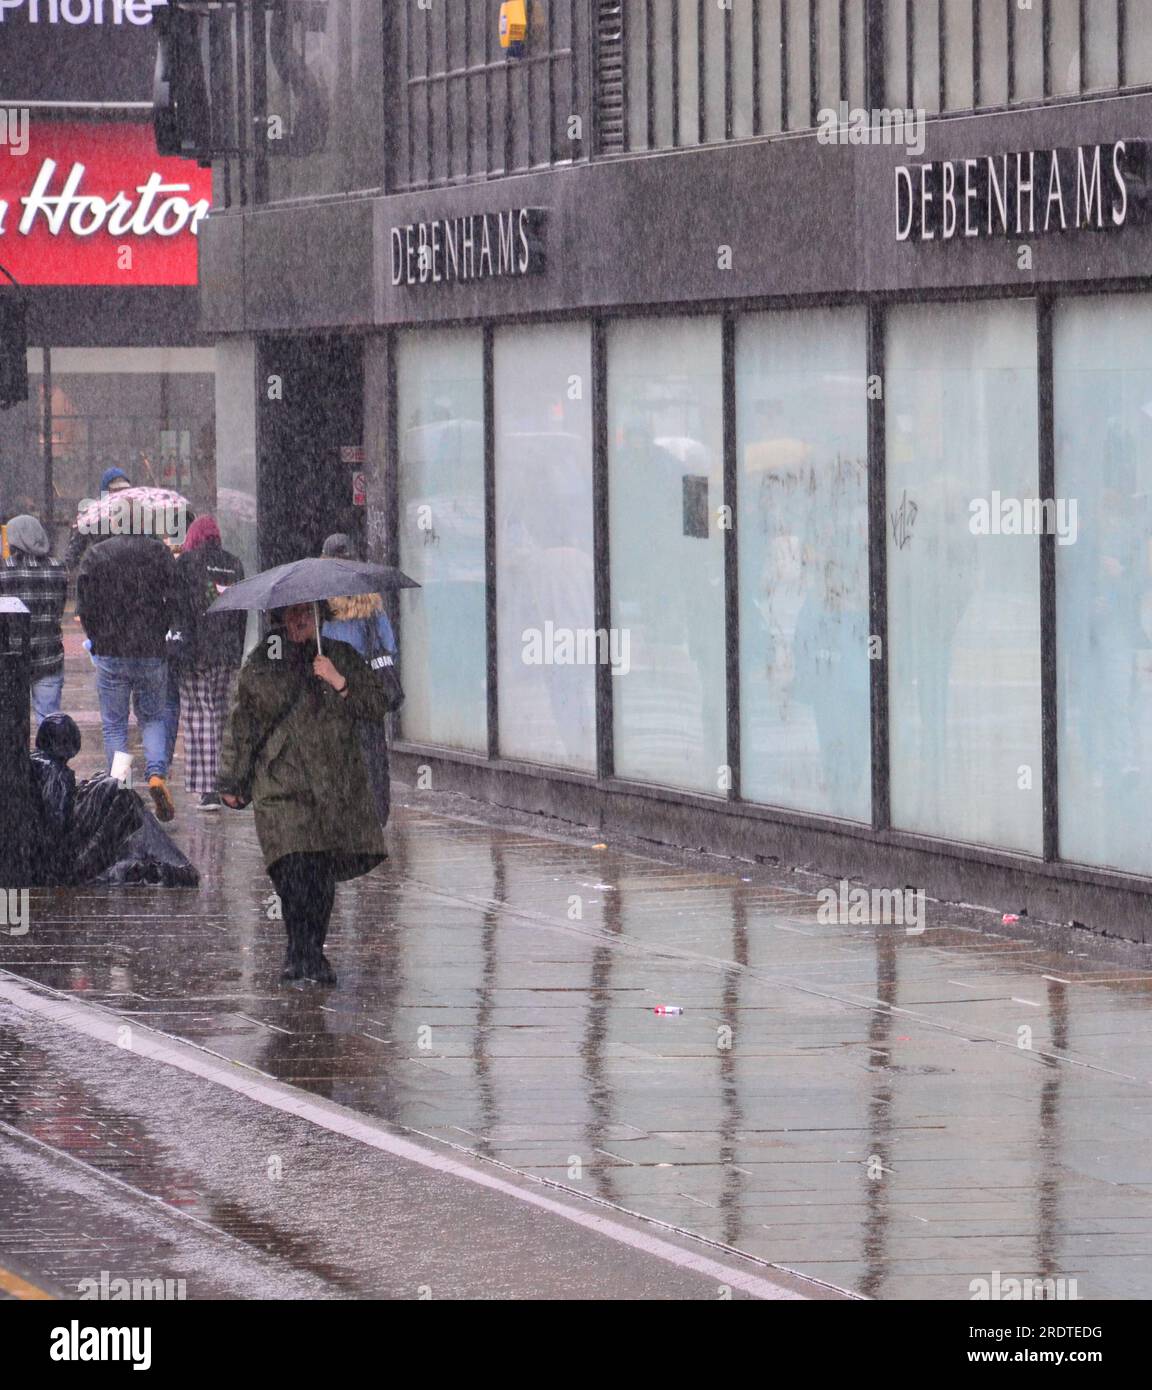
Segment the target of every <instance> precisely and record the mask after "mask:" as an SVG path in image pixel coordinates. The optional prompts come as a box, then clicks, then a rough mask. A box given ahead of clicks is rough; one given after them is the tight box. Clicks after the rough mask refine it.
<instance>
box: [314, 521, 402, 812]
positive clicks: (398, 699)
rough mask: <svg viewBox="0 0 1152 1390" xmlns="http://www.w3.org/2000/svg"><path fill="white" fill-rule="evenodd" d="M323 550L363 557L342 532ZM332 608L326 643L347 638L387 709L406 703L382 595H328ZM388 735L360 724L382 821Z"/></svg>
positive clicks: (387, 795)
mask: <svg viewBox="0 0 1152 1390" xmlns="http://www.w3.org/2000/svg"><path fill="white" fill-rule="evenodd" d="M321 553H322V554H323V555H326V556H331V557H332V558H333V559H338V560H356V559H358V558H359V556H358V555H357V554H356V550H355V548H354V546H353V545H352V541H351V540H350V539H349V537H348V536H346V535H344V533H343V532H341V531H337V532H336V533H335V534H333V535H331V536H329V537H328V539H327V540H326V541H325V542H324V548H323V550H322V552H321ZM328 612H329V614H330V619H329V621H328V622H326V623H325V624H324V626H323V628H322V629H321V633H320V635H321V637H322V638H323V639H324V641H325V642H328V641H335V642H347V643H348V645H349V646H350V647H355V649H356V651H357V652H359V654H360V656H361V657H362V658H363V660H364V661H366V662H367V663H368V665H369V666H370V667H371V669H372V670H373V671H374V672H375V673H376V677H377V679H378V680H379V681H380V682H381V684H382V685H383V687H384V693H385V698H386V699H387V701H388V711H389V713H392V712H393V711H395V710H398V709H399V708H400V706H401V705H402V704H403V702H404V691H403V690H402V689H401V686H400V678H399V676H398V675H397V673H396V637H395V635H394V633H393V631H392V624H391V623H390V622H389V621H388V615H387V614H386V613H385V612H384V600H383V599H382V598H381V597H380V595H379V594H348V595H346V596H345V597H343V598H330V599H329V600H328ZM387 734H388V731H387V729H386V727H385V725H383V724H378V723H374V722H371V723H365V724H362V725H361V726H360V729H359V736H360V747H361V750H362V752H363V754H364V765H365V767H366V768H367V769H368V778H369V781H370V782H371V784H372V800H373V801H374V802H375V804H376V814H377V816H378V817H379V819H380V824H381V825H387V824H388V815H389V813H390V811H391V808H392V780H391V774H390V772H389V767H388V736H387Z"/></svg>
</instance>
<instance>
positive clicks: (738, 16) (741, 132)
mask: <svg viewBox="0 0 1152 1390" xmlns="http://www.w3.org/2000/svg"><path fill="white" fill-rule="evenodd" d="M761 22H763V21H761ZM752 40H753V33H752V0H732V133H733V134H734V135H735V136H736V138H737V139H738V140H745V139H747V138H748V136H750V135H752V134H754V131H753V128H752V115H753V112H752V91H753V88H752V59H753V57H754V56H755V49H754V47H753V42H752Z"/></svg>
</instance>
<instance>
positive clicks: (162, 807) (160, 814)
mask: <svg viewBox="0 0 1152 1390" xmlns="http://www.w3.org/2000/svg"><path fill="white" fill-rule="evenodd" d="M148 792H149V795H150V796H151V797H152V809H153V810H154V811H155V812H156V819H157V820H158V821H165V822H167V821H170V820H174V819H175V817H176V807H175V805H174V804H173V801H172V793H171V792H170V791H169V790H168V783H167V782H165V780H164V778H163V777H149V778H148Z"/></svg>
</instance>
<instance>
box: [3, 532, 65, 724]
mask: <svg viewBox="0 0 1152 1390" xmlns="http://www.w3.org/2000/svg"><path fill="white" fill-rule="evenodd" d="M5 529H6V533H7V537H8V555H7V557H6V558H4V559H0V598H15V599H19V600H20V601H21V603H23V604H24V606H25V607H26V608H27V609H28V612H29V613H30V614H31V615H32V617H31V628H32V709H33V710H34V712H35V714H36V724H37V727H39V726H40V724H42V723H43V722H44V720H45V719H46V718H47V717H48V716H49V715H50V714H55V713H56V712H57V710H59V708H60V695H61V692H62V691H63V689H64V641H63V638H62V636H61V632H60V623H61V619H62V618H63V615H64V601H65V599H66V597H67V594H68V571H67V570H66V569H65V568H64V566H63V565H62V564H61V562H60V561H59V560H54V559H53V558H52V556H51V555H50V554H49V551H50V549H51V546H50V544H49V541H48V536H47V534H46V532H45V530H44V527H43V526H42V525H41V524H40V522H39V521H38V520H37V519H36V517H34V516H28V515H23V516H14V517H13V518H12V519H11V521H9V522H8V525H7V527H6V528H5Z"/></svg>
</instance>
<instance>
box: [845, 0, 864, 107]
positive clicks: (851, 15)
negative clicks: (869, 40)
mask: <svg viewBox="0 0 1152 1390" xmlns="http://www.w3.org/2000/svg"><path fill="white" fill-rule="evenodd" d="M865 3H866V0H845V3H844V15H845V19H844V26H845V34H846V37H845V41H844V42H845V47H846V48H847V50H848V93H847V98H848V105H849V106H863V105H864V6H865Z"/></svg>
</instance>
